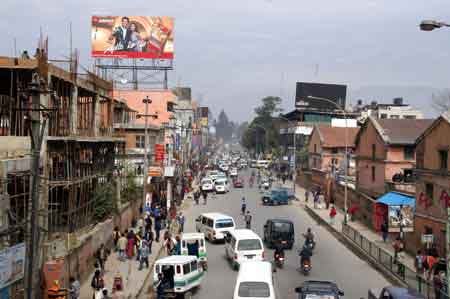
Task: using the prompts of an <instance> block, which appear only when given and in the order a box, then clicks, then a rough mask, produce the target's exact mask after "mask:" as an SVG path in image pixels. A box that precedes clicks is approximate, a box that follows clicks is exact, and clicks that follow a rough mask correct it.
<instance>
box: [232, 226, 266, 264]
mask: <svg viewBox="0 0 450 299" xmlns="http://www.w3.org/2000/svg"><path fill="white" fill-rule="evenodd" d="M225 255H226V257H227V258H228V259H229V260H230V262H231V263H232V266H233V268H234V269H236V270H237V269H238V268H239V266H240V264H241V263H242V262H245V261H263V260H264V246H263V242H262V240H261V238H260V237H259V236H258V235H257V234H256V233H255V232H253V231H252V230H250V229H235V230H233V231H230V232H229V233H228V235H227V237H226V239H225Z"/></svg>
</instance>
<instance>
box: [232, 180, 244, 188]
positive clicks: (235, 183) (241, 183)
mask: <svg viewBox="0 0 450 299" xmlns="http://www.w3.org/2000/svg"><path fill="white" fill-rule="evenodd" d="M233 186H234V188H244V181H243V180H242V179H235V180H234V181H233Z"/></svg>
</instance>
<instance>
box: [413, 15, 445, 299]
mask: <svg viewBox="0 0 450 299" xmlns="http://www.w3.org/2000/svg"><path fill="white" fill-rule="evenodd" d="M419 27H420V30H422V31H432V30H434V29H440V28H442V27H450V24H448V23H445V22H439V21H435V20H424V21H422V22H421V23H420V25H419ZM445 239H446V242H445V252H446V255H447V261H446V262H447V293H448V292H449V291H448V290H449V287H450V205H448V204H447V222H446V229H445ZM447 295H448V294H447Z"/></svg>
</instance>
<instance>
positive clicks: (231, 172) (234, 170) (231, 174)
mask: <svg viewBox="0 0 450 299" xmlns="http://www.w3.org/2000/svg"><path fill="white" fill-rule="evenodd" d="M237 175H238V171H237V168H231V170H230V176H237Z"/></svg>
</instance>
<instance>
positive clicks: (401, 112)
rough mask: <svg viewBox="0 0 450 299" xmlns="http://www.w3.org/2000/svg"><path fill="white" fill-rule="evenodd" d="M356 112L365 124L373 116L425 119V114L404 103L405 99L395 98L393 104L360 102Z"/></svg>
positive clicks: (380, 117) (379, 117)
mask: <svg viewBox="0 0 450 299" xmlns="http://www.w3.org/2000/svg"><path fill="white" fill-rule="evenodd" d="M354 110H355V112H358V113H360V114H361V115H360V117H359V120H360V121H361V122H364V120H365V119H366V118H368V117H369V116H372V117H374V118H378V119H423V113H422V112H421V111H420V110H418V109H415V108H413V107H412V106H411V105H409V104H405V103H404V102H403V98H395V99H393V100H392V104H390V103H389V104H384V103H377V102H372V103H370V104H368V105H364V106H363V104H362V100H358V103H357V105H356V107H355V109H354Z"/></svg>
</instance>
